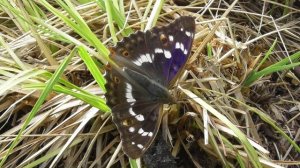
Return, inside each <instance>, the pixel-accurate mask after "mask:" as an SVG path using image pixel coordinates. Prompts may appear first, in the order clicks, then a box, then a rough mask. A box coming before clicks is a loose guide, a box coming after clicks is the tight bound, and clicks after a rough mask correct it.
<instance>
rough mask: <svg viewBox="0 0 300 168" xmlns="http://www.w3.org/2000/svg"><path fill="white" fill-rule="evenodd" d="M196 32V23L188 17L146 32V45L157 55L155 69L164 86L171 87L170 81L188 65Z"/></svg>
mask: <svg viewBox="0 0 300 168" xmlns="http://www.w3.org/2000/svg"><path fill="white" fill-rule="evenodd" d="M194 32H195V21H194V19H193V18H192V17H187V16H183V17H180V18H179V19H177V20H175V21H174V22H173V23H170V24H169V25H168V26H166V27H161V28H154V29H152V30H150V31H148V32H146V39H147V40H146V45H147V47H148V49H149V50H151V51H152V53H154V55H155V56H154V63H155V64H153V65H154V66H155V68H154V69H155V70H156V74H159V78H162V81H161V83H162V84H163V85H164V86H166V87H169V84H170V81H171V80H172V79H174V77H175V75H176V74H177V73H178V72H179V71H180V70H181V69H182V68H183V66H184V64H185V63H186V61H187V59H188V56H189V54H190V50H191V46H192V42H193V38H194ZM154 41H155V43H154Z"/></svg>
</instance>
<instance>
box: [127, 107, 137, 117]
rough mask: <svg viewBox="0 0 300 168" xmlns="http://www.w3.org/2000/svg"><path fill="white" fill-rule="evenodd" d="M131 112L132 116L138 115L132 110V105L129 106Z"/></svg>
mask: <svg viewBox="0 0 300 168" xmlns="http://www.w3.org/2000/svg"><path fill="white" fill-rule="evenodd" d="M129 114H130V115H132V116H136V114H135V112H134V111H133V110H132V107H130V108H129Z"/></svg>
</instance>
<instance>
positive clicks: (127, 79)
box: [105, 17, 195, 159]
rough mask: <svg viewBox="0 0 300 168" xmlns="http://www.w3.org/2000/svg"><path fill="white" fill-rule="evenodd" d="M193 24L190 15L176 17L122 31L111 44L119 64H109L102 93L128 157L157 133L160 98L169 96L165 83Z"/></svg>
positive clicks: (182, 56) (186, 48)
mask: <svg viewBox="0 0 300 168" xmlns="http://www.w3.org/2000/svg"><path fill="white" fill-rule="evenodd" d="M194 29H195V23H194V19H193V18H192V17H180V18H179V19H177V20H175V21H174V22H173V23H171V24H169V25H167V26H164V27H160V28H154V29H152V30H150V31H146V32H137V33H135V34H132V35H130V36H129V37H125V38H124V39H123V40H122V41H121V42H118V43H117V45H116V46H115V47H114V48H112V53H111V59H112V60H113V61H114V62H115V63H116V64H117V65H118V66H119V70H116V69H107V74H106V75H105V78H106V80H107V84H106V87H107V90H108V91H107V93H106V98H107V104H108V105H109V106H110V107H111V109H112V116H113V121H114V123H115V124H116V126H117V128H118V131H119V133H120V137H121V142H122V146H123V150H124V152H125V153H126V154H127V155H128V156H129V157H130V158H133V159H135V158H138V157H140V156H141V155H142V154H143V153H144V152H145V151H146V149H147V148H148V147H149V146H150V145H151V143H152V141H153V139H154V137H155V135H156V134H157V131H158V129H159V125H160V122H161V116H162V114H161V113H160V110H161V108H162V104H165V103H169V102H170V101H171V100H172V98H171V96H170V95H169V92H168V90H167V89H168V88H169V87H170V86H169V85H170V81H172V80H174V78H175V77H176V76H177V75H178V73H179V71H180V70H181V69H182V68H183V66H184V65H185V63H186V61H187V59H188V55H189V53H190V49H191V46H192V41H193V37H194V31H195V30H194Z"/></svg>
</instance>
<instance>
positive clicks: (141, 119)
mask: <svg viewBox="0 0 300 168" xmlns="http://www.w3.org/2000/svg"><path fill="white" fill-rule="evenodd" d="M135 118H136V119H137V120H138V121H144V120H145V118H144V116H143V115H142V114H139V115H137V116H135Z"/></svg>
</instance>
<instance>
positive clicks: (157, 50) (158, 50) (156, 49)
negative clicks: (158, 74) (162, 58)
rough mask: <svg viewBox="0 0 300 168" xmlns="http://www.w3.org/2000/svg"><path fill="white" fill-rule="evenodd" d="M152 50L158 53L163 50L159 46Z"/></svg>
mask: <svg viewBox="0 0 300 168" xmlns="http://www.w3.org/2000/svg"><path fill="white" fill-rule="evenodd" d="M154 52H155V53H156V54H158V53H163V52H164V51H163V50H162V49H161V48H155V50H154Z"/></svg>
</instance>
